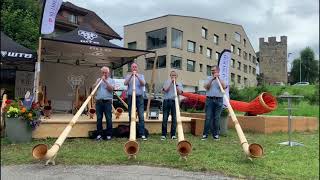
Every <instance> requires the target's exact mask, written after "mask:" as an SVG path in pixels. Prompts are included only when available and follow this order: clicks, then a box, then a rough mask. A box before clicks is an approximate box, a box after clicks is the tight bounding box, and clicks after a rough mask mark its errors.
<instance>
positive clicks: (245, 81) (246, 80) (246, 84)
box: [243, 77, 248, 86]
mask: <svg viewBox="0 0 320 180" xmlns="http://www.w3.org/2000/svg"><path fill="white" fill-rule="evenodd" d="M243 81H244V85H245V86H248V78H246V77H244V78H243Z"/></svg>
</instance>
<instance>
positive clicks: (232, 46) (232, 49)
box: [231, 44, 235, 54]
mask: <svg viewBox="0 0 320 180" xmlns="http://www.w3.org/2000/svg"><path fill="white" fill-rule="evenodd" d="M234 48H235V47H234V45H233V44H231V52H232V53H233V54H234V53H235V51H234Z"/></svg>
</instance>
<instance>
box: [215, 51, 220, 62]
mask: <svg viewBox="0 0 320 180" xmlns="http://www.w3.org/2000/svg"><path fill="white" fill-rule="evenodd" d="M219 56H220V53H219V52H216V60H219Z"/></svg>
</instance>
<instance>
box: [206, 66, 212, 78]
mask: <svg viewBox="0 0 320 180" xmlns="http://www.w3.org/2000/svg"><path fill="white" fill-rule="evenodd" d="M207 76H211V66H208V65H207Z"/></svg>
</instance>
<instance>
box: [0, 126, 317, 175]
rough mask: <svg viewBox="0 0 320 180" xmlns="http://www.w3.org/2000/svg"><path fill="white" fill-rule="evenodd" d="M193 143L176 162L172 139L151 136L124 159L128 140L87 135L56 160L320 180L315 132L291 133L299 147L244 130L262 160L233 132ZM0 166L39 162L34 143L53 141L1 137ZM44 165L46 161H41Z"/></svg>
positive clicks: (68, 145)
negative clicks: (14, 140)
mask: <svg viewBox="0 0 320 180" xmlns="http://www.w3.org/2000/svg"><path fill="white" fill-rule="evenodd" d="M185 137H186V139H188V140H189V141H190V142H191V143H192V145H193V152H192V153H191V155H190V156H189V157H188V160H187V161H183V160H179V156H178V153H177V152H176V144H177V141H175V140H166V141H160V136H159V135H152V136H151V137H150V138H149V140H148V141H144V142H141V141H140V142H139V144H140V152H139V154H138V156H137V159H136V160H127V157H126V155H125V154H124V152H123V145H124V143H125V142H126V141H127V140H126V139H113V140H112V141H102V142H96V141H93V140H90V139H84V138H74V139H67V140H66V142H65V143H64V144H63V146H62V148H61V150H60V151H59V152H58V156H57V158H56V163H57V164H65V165H75V164H86V165H111V164H127V165H137V164H140V165H149V166H162V167H172V168H178V169H184V170H187V171H206V172H210V171H212V172H213V171H215V172H221V173H223V174H225V175H229V176H235V177H240V178H257V179H319V132H318V131H317V132H312V133H311V132H305V133H293V136H292V137H293V138H292V139H294V140H295V141H298V142H301V143H303V144H304V145H305V146H302V147H300V146H299V147H298V146H295V147H288V146H282V145H279V144H278V143H279V142H283V141H287V138H288V136H287V134H286V133H275V134H272V135H264V134H253V133H246V137H247V139H248V141H249V143H254V142H255V143H259V144H261V145H262V146H263V147H264V151H265V155H264V156H263V157H262V158H259V159H254V160H253V161H252V162H251V161H249V160H247V159H246V158H245V156H244V154H243V151H242V148H241V146H240V145H239V140H238V137H237V135H236V132H235V131H234V130H229V134H228V136H227V137H221V140H220V141H213V140H212V138H210V139H208V140H207V141H201V140H200V138H199V137H195V136H192V135H191V134H186V136H185ZM1 140H2V141H1V165H11V164H27V163H38V161H37V160H34V159H33V158H32V156H31V149H32V147H33V146H34V145H36V144H38V143H45V144H48V145H52V144H53V143H54V141H55V139H47V140H34V141H33V142H32V143H28V144H19V145H13V144H9V143H8V141H7V140H6V139H1ZM41 163H43V164H44V163H45V162H41Z"/></svg>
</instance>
